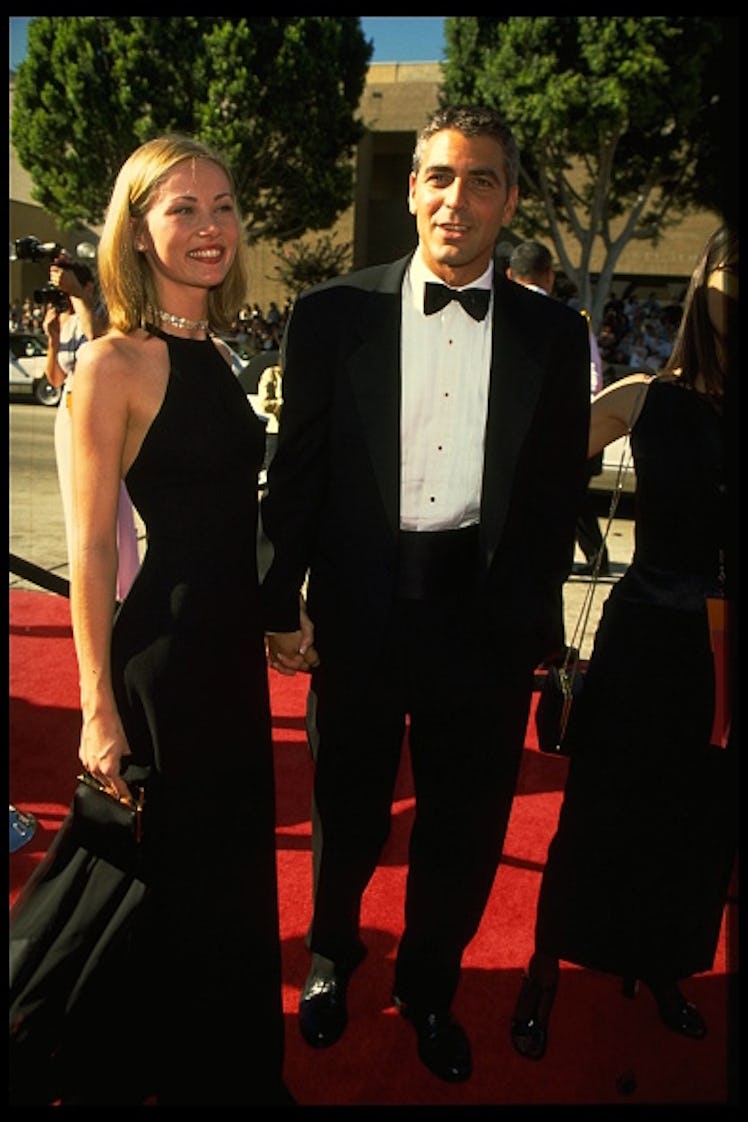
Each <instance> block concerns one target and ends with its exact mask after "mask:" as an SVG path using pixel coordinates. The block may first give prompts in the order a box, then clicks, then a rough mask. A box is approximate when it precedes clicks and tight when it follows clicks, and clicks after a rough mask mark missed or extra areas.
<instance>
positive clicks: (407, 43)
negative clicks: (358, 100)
mask: <svg viewBox="0 0 748 1122" xmlns="http://www.w3.org/2000/svg"><path fill="white" fill-rule="evenodd" d="M31 18H33V17H31V16H11V17H10V21H9V22H10V66H11V69H15V67H17V66H18V65H19V63H21V62H23V59H24V57H25V55H26V41H27V27H28V23H29V19H31ZM360 18H361V28H362V30H363V33H364V35H365V37H366V38H367V39H369V40H373V42H374V53H373V54H372V56H371V61H372V62H441V61H442V56H443V54H444V16H361V17H360Z"/></svg>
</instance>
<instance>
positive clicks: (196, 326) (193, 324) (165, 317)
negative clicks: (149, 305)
mask: <svg viewBox="0 0 748 1122" xmlns="http://www.w3.org/2000/svg"><path fill="white" fill-rule="evenodd" d="M154 310H155V312H156V315H157V316H158V318H159V319H160V320H162V322H163V323H170V324H171V325H172V327H182V328H184V329H185V330H186V331H207V330H208V326H209V321H208V320H207V319H185V318H184V316H175V315H172V313H171V312H162V311H161V309H160V308H156V309H154Z"/></svg>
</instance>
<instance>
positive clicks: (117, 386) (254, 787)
mask: <svg viewBox="0 0 748 1122" xmlns="http://www.w3.org/2000/svg"><path fill="white" fill-rule="evenodd" d="M98 260H99V273H100V279H101V286H102V294H103V297H104V300H105V303H106V305H107V308H108V311H109V320H110V324H111V327H110V330H109V331H108V333H107V334H106V335H104V336H103V337H102V338H100V339H97V340H95V341H93V342H91V343H89V344H88V345H87V346H86V347H85V348H83V349H82V352H81V355H80V362H79V365H78V368H77V371H76V387H75V402H74V406H73V410H72V418H73V432H74V448H75V460H74V480H75V483H74V486H75V501H76V511H77V541H76V551H75V555H74V556H75V561H74V564H73V566H72V587H71V601H72V618H73V628H74V637H75V645H76V652H77V657H78V663H79V670H80V689H81V709H82V717H83V727H82V734H81V743H80V751H79V755H80V759H81V761H82V762H83V764H84V765H85V767H86V768H87V769H88V770H89V771H90V772H91V773H92V774H93V775H94V776H96V777H97V778H99V779H100V780H102V781H103V782H104V783H106V784H108V785H109V786H110V787H112V788H115V787H116V788H117V790H118V792H119V793H120V794H122V795H125V794H126V787H125V784H124V781H123V779H122V778H121V767H122V766H123V765H124V764H125V763H126V762H135V763H137V764H145V765H150V767H151V768H152V778H151V782H150V786H149V790H148V796H147V799H148V802H147V806H146V810H147V811H150V817H149V818H146V841H148V842H149V850H150V853H151V860H152V868H151V877H150V885H151V887H150V892H149V895H148V899H147V903H146V905H145V906H144V907H143V909H142V914H141V915H140V916H139V918H138V924H137V927H136V930H135V933H134V937H133V940H132V944H131V947H130V953H129V955H128V957H124V958H123V959H122V961H121V963H120V969H119V975H118V977H117V978H116V979H115V985H114V986H113V987H112V988H113V990H114V991H115V992H113V993H112V994H111V998H112V1000H111V1010H112V1017H111V1023H108V1021H106V1020H105V1021H104V1023H101V1022H97V1023H96V1024H95V1025H92V1026H91V1029H92V1031H91V1036H90V1039H88V1040H86V1041H85V1042H82V1043H81V1054H80V1057H79V1058H80V1065H81V1073H82V1076H83V1077H84V1078H83V1082H84V1086H85V1089H84V1090H80V1091H79V1092H77V1093H75V1094H73V1095H72V1096H71V1100H70V1101H71V1102H73V1103H76V1104H80V1103H84V1104H91V1103H97V1104H99V1105H107V1104H114V1105H119V1104H121V1103H126V1102H127V1103H129V1102H133V1101H134V1102H142V1101H143V1100H144V1098H145V1097H146V1096H149V1097H150V1100H151V1101H152V1100H153V1098H154V1097H155V1100H156V1104H157V1105H189V1106H208V1105H210V1106H214V1107H220V1106H232V1105H233V1106H240V1105H241V1106H247V1105H285V1104H288V1103H290V1102H292V1099H291V1097H290V1096H289V1094H288V1092H287V1091H286V1089H285V1086H284V1083H283V1077H282V1065H283V1013H282V1004H281V979H280V938H279V926H278V901H277V883H276V865H275V804H274V797H275V795H274V775H273V756H272V740H271V724H270V710H269V694H268V682H267V670H266V662H265V649H264V638H263V631H262V625H261V622H260V614H259V606H258V578H257V561H256V540H257V539H256V533H257V486H258V471H259V469H260V466H261V464H262V460H263V452H264V435H263V432H264V429H263V425H262V423H261V421H260V420H259V419H258V418H257V417H256V416H255V414H254V413H253V411H252V409H251V407H250V405H249V403H248V401H247V398H246V396H245V394H244V392H243V391H242V389H241V387H240V385H239V383H238V381H237V380H236V377H235V375H234V374H233V373H232V370H231V367H230V365H229V357H228V355H227V354H226V353H225V345H224V344H221V343H220V341H219V340H218V339H217V338H215V337H214V335H213V332H214V331H216V330H220V329H222V328H223V329H225V328H226V327H227V325H228V324H229V323H230V321H231V319H232V318H233V316H234V314H235V311H236V309H237V308H238V307H239V306H240V305H241V304H242V302H243V301H244V300H245V299H246V284H247V272H246V264H245V260H244V257H243V246H242V240H241V224H240V219H239V215H238V212H237V207H236V202H235V195H234V188H233V183H232V178H231V174H230V172H229V169H228V168H227V166H226V164H225V163H224V161H223V160H222V159H221V158H220V156H218V155H217V154H216V153H214V152H213V151H212V150H210V149H208V148H206V147H205V146H203V145H202V144H200V143H197V142H196V141H194V140H192V139H190V138H187V137H181V136H165V137H160V138H157V139H155V140H151V141H149V142H148V143H146V144H144V145H142V146H141V147H140V148H139V149H138V150H137V151H135V152H134V153H133V154H132V155H131V156H130V158H129V159H128V160H127V161H126V163H125V164H124V166H123V168H122V169H121V171H120V173H119V176H118V179H117V182H116V184H115V187H114V191H113V194H112V199H111V203H110V207H109V210H108V214H107V218H106V223H105V226H104V229H103V233H102V237H101V242H100V246H99V258H98ZM121 478H124V480H125V482H126V484H127V488H128V491H129V493H130V496H131V498H132V500H133V503H134V504H135V507H136V508H137V510H138V512H139V514H140V515H141V517H142V519H143V521H144V523H145V527H146V531H147V543H148V544H147V551H146V554H145V558H144V562H143V566H142V569H141V571H140V573H139V574H138V577H137V579H136V581H135V583H134V584H133V586H132V589H131V591H130V592H129V594H128V596H127V597H126V599H125V601H124V603H123V604H122V606H121V608H120V609H119V611H118V612H117V614H116V617H115V616H114V614H113V606H114V603H115V577H116V570H117V555H116V511H117V494H118V488H119V484H120V479H121ZM126 1010H128V1011H129V1020H128V1019H127V1013H126ZM104 1015H106V1011H105V1012H104Z"/></svg>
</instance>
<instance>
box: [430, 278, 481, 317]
mask: <svg viewBox="0 0 748 1122" xmlns="http://www.w3.org/2000/svg"><path fill="white" fill-rule="evenodd" d="M490 296H491V291H490V289H488V288H461V289H457V288H449V287H448V286H447V285H446V284H432V283H431V281H426V290H425V292H424V296H423V311H424V314H425V315H427V316H431V315H433V314H434V312H440V311H441V310H442V308H446V306H447V304H448V303H449V301H450V300H457V301H458V302H459V303H460V304H462V306H463V308H464V309H465V311H466V312H467V313H468V315H471V316H472V317H473V319H478V320H480V319H485V318H486V312H487V311H488V301H489V298H490Z"/></svg>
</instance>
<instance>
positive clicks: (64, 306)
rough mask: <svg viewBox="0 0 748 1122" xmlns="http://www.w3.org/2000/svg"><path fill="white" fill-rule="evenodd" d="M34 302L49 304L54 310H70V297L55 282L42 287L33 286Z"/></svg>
mask: <svg viewBox="0 0 748 1122" xmlns="http://www.w3.org/2000/svg"><path fill="white" fill-rule="evenodd" d="M34 302H35V303H36V304H51V305H52V307H53V308H54V309H55V311H56V312H67V311H69V310H70V299H69V297H68V294H67V292H63V291H62V289H61V288H58V287H57V285H56V284H45V286H44V288H35V289H34Z"/></svg>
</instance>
